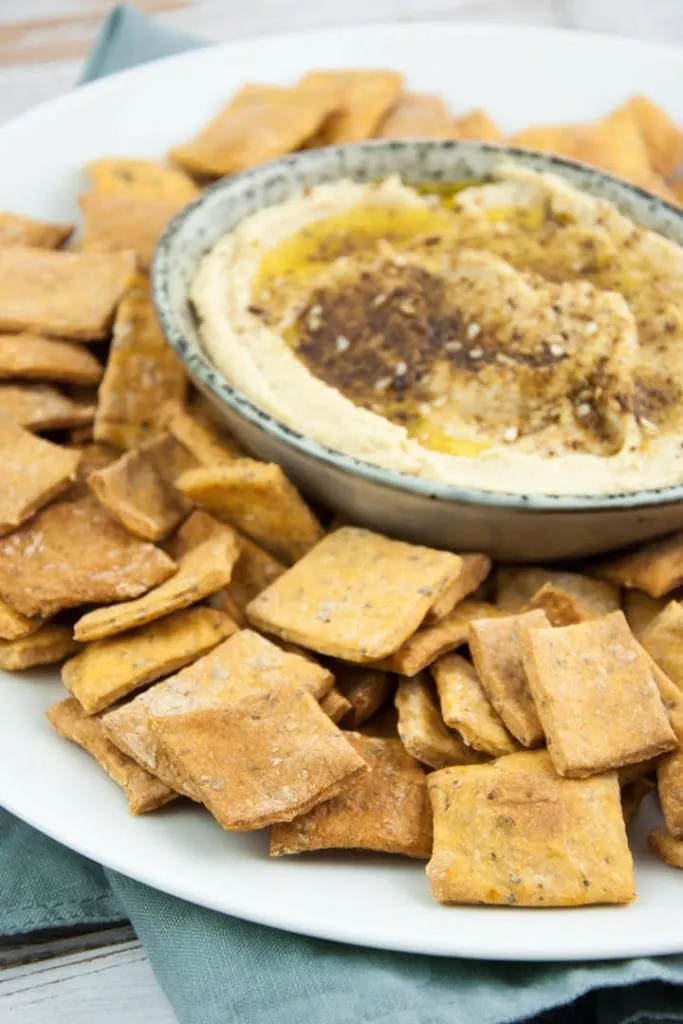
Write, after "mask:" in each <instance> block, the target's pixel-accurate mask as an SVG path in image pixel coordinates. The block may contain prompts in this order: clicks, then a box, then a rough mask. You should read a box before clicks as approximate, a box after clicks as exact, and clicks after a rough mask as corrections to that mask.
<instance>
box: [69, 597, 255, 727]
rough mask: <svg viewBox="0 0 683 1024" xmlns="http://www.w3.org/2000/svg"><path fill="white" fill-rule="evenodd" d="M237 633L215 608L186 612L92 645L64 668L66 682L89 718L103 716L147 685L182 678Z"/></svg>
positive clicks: (177, 613)
mask: <svg viewBox="0 0 683 1024" xmlns="http://www.w3.org/2000/svg"><path fill="white" fill-rule="evenodd" d="M235 632H237V626H236V625H235V623H234V622H233V621H232V620H231V619H230V618H228V616H227V615H224V614H223V613H222V612H219V611H215V610H214V609H213V608H201V607H199V608H186V609H184V610H183V611H179V612H174V613H173V614H172V615H168V616H166V618H164V619H162V620H161V622H154V623H151V624H149V625H146V626H140V627H139V628H138V629H133V630H130V632H128V633H126V634H125V635H123V636H112V637H107V638H106V639H105V640H96V641H95V642H94V643H92V644H88V645H87V646H86V647H85V648H84V650H82V651H81V652H80V654H77V655H76V657H75V658H70V659H69V661H67V662H66V663H65V664H64V665H63V666H62V682H63V683H64V685H65V686H66V688H67V690H69V691H70V692H71V693H72V694H73V695H74V697H76V699H77V700H78V702H79V704H80V705H81V707H82V708H83V710H84V711H85V712H86V713H87V714H89V715H92V714H95V712H97V711H102V710H103V709H104V708H107V707H109V706H110V705H111V704H114V703H115V702H116V701H118V700H121V699H122V698H123V697H127V696H128V695H129V694H130V693H133V692H134V691H135V690H138V689H139V688H140V687H141V686H145V685H146V684H147V683H153V682H154V681H155V680H157V679H160V678H161V677H162V676H167V675H170V674H171V673H172V672H177V671H178V669H181V668H182V667H183V666H184V665H187V664H188V663H189V662H191V661H194V660H195V658H199V657H201V656H202V655H203V654H206V653H207V652H208V651H210V650H212V649H213V648H214V647H216V646H217V645H218V644H219V643H220V642H221V641H222V640H225V639H226V637H229V636H231V635H232V634H233V633H235Z"/></svg>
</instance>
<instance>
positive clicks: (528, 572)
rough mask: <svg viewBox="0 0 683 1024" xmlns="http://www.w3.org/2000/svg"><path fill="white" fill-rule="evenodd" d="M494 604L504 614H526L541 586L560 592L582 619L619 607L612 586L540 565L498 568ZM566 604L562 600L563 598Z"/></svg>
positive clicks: (618, 598)
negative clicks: (523, 612) (565, 596)
mask: <svg viewBox="0 0 683 1024" xmlns="http://www.w3.org/2000/svg"><path fill="white" fill-rule="evenodd" d="M495 575H496V604H497V605H498V607H499V608H502V609H503V610H504V611H506V612H521V611H526V610H527V608H528V606H529V604H530V603H531V602H532V601H533V600H534V599H535V598H536V596H537V595H538V593H539V591H541V590H542V588H543V587H545V586H547V585H549V586H550V587H551V588H552V590H550V592H549V591H546V595H547V594H548V593H550V594H552V595H556V594H557V595H558V596H559V592H560V591H563V592H564V593H565V594H566V595H567V597H568V598H570V599H572V600H571V602H570V603H571V606H572V607H573V608H575V609H576V611H577V612H578V613H580V614H581V616H582V619H581V621H583V620H584V619H595V618H598V617H599V616H600V615H606V614H607V613H608V612H613V611H616V610H617V608H618V607H619V604H620V595H619V588H618V587H617V586H615V584H614V583H607V582H605V581H604V580H596V579H593V577H592V576H585V575H583V574H582V573H578V572H565V571H564V570H560V569H546V568H541V567H540V566H531V565H519V566H512V565H511V566H500V567H499V568H498V569H497V570H496V574H495ZM565 601H566V598H565Z"/></svg>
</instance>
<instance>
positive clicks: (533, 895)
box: [427, 750, 635, 907]
mask: <svg viewBox="0 0 683 1024" xmlns="http://www.w3.org/2000/svg"><path fill="white" fill-rule="evenodd" d="M427 786H428V789H429V796H430V799H431V802H432V809H433V812H434V852H433V854H432V859H431V860H430V862H429V864H428V865H427V877H428V878H429V882H430V884H431V889H432V895H433V896H434V898H435V899H437V900H439V901H440V902H441V903H491V904H497V905H503V906H522V907H524V906H526V907H553V906H555V907H575V906H585V905H586V904H591V903H628V902H630V901H631V900H632V899H634V897H635V879H634V876H633V860H632V858H631V854H630V851H629V848H628V842H627V840H626V829H625V826H624V819H623V817H622V811H621V802H620V793H619V782H618V780H617V776H616V774H615V773H614V772H610V773H608V774H607V775H603V776H599V777H597V778H592V779H581V780H576V779H572V780H568V779H562V778H560V777H559V776H558V775H557V774H556V772H555V770H554V769H553V765H552V762H551V760H550V757H549V756H548V753H547V751H545V750H538V751H523V752H522V753H518V754H510V755H509V756H508V757H503V758H500V760H498V761H494V762H493V764H488V765H479V766H477V767H474V768H473V767H469V768H445V769H444V770H443V771H440V772H435V773H434V774H433V775H430V776H429V777H428V779H427ZM549 851H552V856H549Z"/></svg>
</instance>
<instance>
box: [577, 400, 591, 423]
mask: <svg viewBox="0 0 683 1024" xmlns="http://www.w3.org/2000/svg"><path fill="white" fill-rule="evenodd" d="M592 411H593V407H592V406H591V405H590V403H589V402H581V404H580V405H577V407H576V415H577V416H578V417H579V418H580V419H585V418H586V416H590V414H591V412H592Z"/></svg>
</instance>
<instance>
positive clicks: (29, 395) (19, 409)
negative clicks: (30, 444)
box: [0, 383, 95, 432]
mask: <svg viewBox="0 0 683 1024" xmlns="http://www.w3.org/2000/svg"><path fill="white" fill-rule="evenodd" d="M0 410H2V416H4V417H5V418H7V419H8V420H12V422H13V423H17V424H18V425H19V426H20V427H26V429H27V430H35V431H37V432H40V431H43V430H63V429H68V428H69V427H79V426H83V425H85V424H88V423H92V421H93V420H94V418H95V406H94V405H87V404H84V403H82V402H75V401H74V400H73V399H72V398H69V397H68V395H64V394H62V392H61V391H59V390H58V389H57V388H54V387H52V385H51V384H33V383H31V384H28V383H27V384H23V383H22V384H0Z"/></svg>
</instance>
